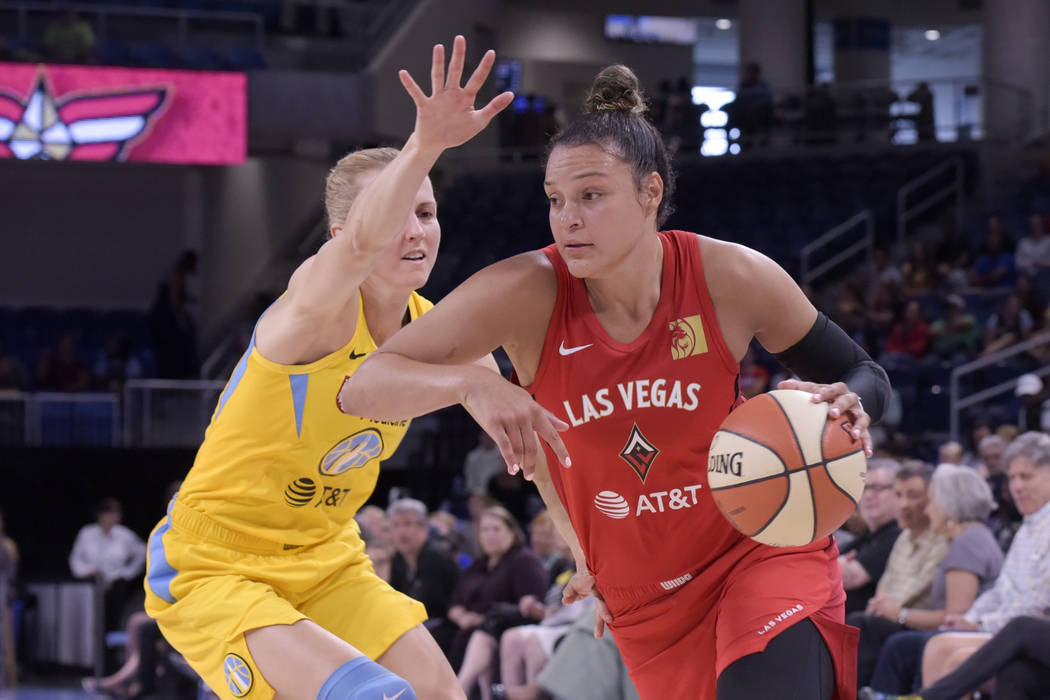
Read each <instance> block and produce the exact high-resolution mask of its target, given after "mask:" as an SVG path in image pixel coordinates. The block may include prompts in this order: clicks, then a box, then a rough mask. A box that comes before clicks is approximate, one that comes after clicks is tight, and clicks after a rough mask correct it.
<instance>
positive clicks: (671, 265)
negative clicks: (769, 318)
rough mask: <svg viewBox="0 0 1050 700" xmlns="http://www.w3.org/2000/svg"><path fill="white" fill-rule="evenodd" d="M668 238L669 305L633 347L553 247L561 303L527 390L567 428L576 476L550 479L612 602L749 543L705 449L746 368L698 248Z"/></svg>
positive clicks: (693, 239)
mask: <svg viewBox="0 0 1050 700" xmlns="http://www.w3.org/2000/svg"><path fill="white" fill-rule="evenodd" d="M659 236H660V241H661V243H662V244H663V247H664V256H663V268H664V269H663V282H662V285H663V286H662V289H661V290H660V301H659V304H658V305H657V307H656V310H655V311H654V312H653V317H652V320H651V321H650V322H649V325H648V326H647V327H646V329H645V330H644V331H643V332H642V334H641V335H640V336H638V338H636V339H635V340H633V341H632V342H630V343H619V342H617V341H615V340H613V339H612V338H610V337H609V335H608V334H607V333H606V332H605V329H604V328H602V326H601V323H599V321H598V319H597V317H596V316H595V314H594V312H593V310H592V309H591V306H590V301H589V300H588V298H587V289H586V286H585V285H584V283H583V281H582V280H579V279H576V278H574V277H573V276H572V275H571V274H570V273H569V270H568V267H567V266H566V264H565V262H564V260H563V259H562V257H561V255H560V254H559V253H558V250H557V246H555V245H551V246H548V247H547V248H545V249H544V252H545V253H546V254H547V256H548V257H549V258H550V260H551V262H552V263H553V265H554V269H555V270H556V271H557V275H558V300H557V302H556V304H555V307H554V313H553V314H552V316H551V320H550V324H549V325H548V328H547V337H546V340H545V342H544V346H543V354H542V356H541V358H540V363H539V368H538V370H537V373H536V379H535V381H534V382H533V383H532V385H531V386H529V387H526V388H527V389H528V390H529V391H530V392H531V393H533V395H534V396H535V398H536V400H537V401H538V402H539V403H540V405H542V406H543V407H544V408H546V409H548V410H549V411H551V412H552V413H554V414H555V415H557V416H558V417H559V418H561V419H562V420H564V421H565V422H566V423H568V424H569V425H570V426H572V427H571V428H570V429H569V430H568V431H566V432H565V433H562V440H564V442H565V446H566V447H567V448H568V450H569V455H570V456H571V457H572V461H573V464H574V465H575V466H574V467H572V468H570V469H563V468H557V467H552V468H551V476H552V478H553V481H554V485H555V487H556V488H557V490H558V495H559V496H561V499H562V502H563V503H564V504H565V507H566V509H567V510H568V512H569V516H570V518H571V519H572V523H573V525H574V527H575V528H576V532H577V535H578V536H579V538H580V543H581V545H582V547H583V549H584V552H585V553H586V555H587V563H588V565H589V566H590V567H591V572H592V573H594V574H595V576H596V577H597V579H598V581H599V583H600V586H601V587H602V588H603V590H604V589H605V588H607V587H619V586H629V587H632V588H633V587H635V586H639V585H653V584H655V585H656V586H657V588H656V589H654V592H656V591H659V590H661V589H662V590H672V589H674V588H676V587H677V586H678V585H680V584H681V583H682V582H681V581H680V580H679V579H680V578H681V577H682V576H684V575H686V574H687V573H688V572H690V571H695V570H697V569H704V568H706V567H707V565H708V564H710V563H711V562H712V561H714V560H716V559H718V558H719V557H721V556H723V555H724V554H726V552H728V551H729V550H730V549H731V548H732V547H734V546H735V545H739V544H741V543H742V542H744V541H746V542H748V543H751V541H750V540H747V538H745V537H744V536H743V535H741V534H740V533H739V532H737V530H735V529H734V528H733V527H732V526H731V525H730V524H729V522H728V521H727V520H726V518H725V517H724V516H723V515H722V514H721V513H720V512H719V511H718V508H717V507H716V506H715V504H714V500H713V499H712V498H711V496H710V494H708V493H707V476H706V474H707V451H708V448H709V446H710V444H711V438H712V437H713V436H714V434H715V432H716V431H717V430H718V427H719V425H721V423H722V421H723V420H724V419H725V417H726V416H727V415H729V411H730V410H731V409H732V408H733V406H734V405H735V404H736V403H737V402H738V401H740V400H741V398H740V394H739V366H738V364H737V362H736V361H735V360H734V358H733V356H732V354H731V353H730V351H729V348H728V347H727V346H726V344H725V341H724V340H723V339H722V333H721V331H720V330H719V327H718V322H717V319H716V317H715V310H714V305H713V304H712V302H711V297H710V295H709V294H708V291H707V283H706V281H705V280H704V268H703V265H702V264H701V261H700V247H699V240H698V237H697V236H696V235H695V234H691V233H685V232H682V231H669V232H662V233H660V234H659ZM548 459H549V462H550V464H551V465H556V464H557V463H558V462H557V459H554V458H553V457H552V455H551V454H550V453H549V452H548ZM752 544H754V543H752ZM755 546H758V545H757V544H755ZM641 561H644V562H645V565H644V566H639V565H638V564H639V562H641Z"/></svg>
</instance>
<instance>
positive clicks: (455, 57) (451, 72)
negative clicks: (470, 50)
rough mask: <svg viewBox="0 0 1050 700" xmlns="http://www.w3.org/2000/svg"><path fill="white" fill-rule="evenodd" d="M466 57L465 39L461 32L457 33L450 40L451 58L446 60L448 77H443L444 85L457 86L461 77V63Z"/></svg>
mask: <svg viewBox="0 0 1050 700" xmlns="http://www.w3.org/2000/svg"><path fill="white" fill-rule="evenodd" d="M466 57H467V40H466V39H464V38H463V35H462V34H457V35H456V38H455V39H453V40H452V58H451V59H449V62H448V77H447V78H446V79H445V87H450V88H458V87H459V81H460V80H462V79H463V63H464V61H465V60H466Z"/></svg>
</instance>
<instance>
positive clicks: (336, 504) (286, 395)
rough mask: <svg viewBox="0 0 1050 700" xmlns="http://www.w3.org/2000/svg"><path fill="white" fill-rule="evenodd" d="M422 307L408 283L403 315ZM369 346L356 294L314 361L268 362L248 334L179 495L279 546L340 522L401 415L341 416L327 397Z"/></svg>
mask: <svg viewBox="0 0 1050 700" xmlns="http://www.w3.org/2000/svg"><path fill="white" fill-rule="evenodd" d="M432 307H433V304H432V303H431V302H429V301H427V300H426V299H424V298H423V297H422V296H420V295H419V294H416V293H415V292H413V293H412V296H411V298H410V299H409V302H408V311H409V315H410V318H411V319H412V320H414V319H416V318H418V317H419V316H420V315H421V314H423V313H425V312H426V311H428V310H430V309H431V308H432ZM375 349H376V344H375V341H374V340H373V339H372V335H371V334H370V333H369V330H368V324H367V323H366V321H365V314H364V304H363V303H361V301H360V297H359V301H358V312H357V327H356V329H355V330H354V336H353V337H352V338H351V339H350V341H349V342H347V343H346V345H344V346H343V347H342V348H340V349H339V350H337V351H336V352H333V353H331V354H330V355H327V356H325V357H323V358H321V359H320V360H317V361H316V362H311V363H309V364H305V365H281V364H277V363H276V362H271V361H270V360H267V359H266V358H265V357H263V356H262V355H261V354H260V353H259V350H258V349H257V348H256V347H255V336H254V334H253V336H252V342H251V343H250V344H249V346H248V349H247V350H246V351H245V353H244V355H243V357H241V359H240V361H239V362H238V364H237V367H236V368H235V369H234V370H233V373H232V374H231V375H230V379H229V381H228V382H227V384H226V387H225V388H224V389H223V392H222V394H221V395H220V396H219V400H218V403H217V405H216V407H215V412H214V413H213V414H212V418H211V423H210V424H209V425H208V429H207V431H206V432H205V435H204V442H203V444H202V445H201V448H200V450H199V451H198V452H197V457H196V459H195V460H194V463H193V468H192V469H190V472H189V474H187V476H186V479H185V480H184V481H183V483H182V487H181V488H180V489H179V495H178V501H179V502H180V504H181V505H182V506H185V507H188V508H190V509H192V510H194V511H197V512H198V513H202V514H204V515H206V516H207V517H208V518H210V519H211V520H213V521H214V522H216V523H217V524H218V525H221V526H224V527H226V528H228V529H230V530H234V531H236V532H241V533H245V534H248V535H253V536H256V537H260V538H263V539H265V540H270V541H272V542H280V543H284V544H285V549H292V548H297V547H299V546H306V545H310V544H314V543H317V542H320V541H323V540H325V539H328V538H330V537H333V536H335V535H337V534H340V533H342V532H344V531H345V529H346V526H347V524H348V523H349V522H350V521H351V519H352V518H353V516H354V514H355V513H356V512H357V510H358V508H360V507H361V505H362V504H364V502H365V501H367V500H368V497H369V496H371V495H372V491H373V490H374V489H375V485H376V479H377V478H378V476H379V463H380V461H382V460H384V459H386V458H387V457H389V456H390V455H391V454H393V453H394V450H395V449H397V446H398V444H400V442H401V439H402V438H403V437H404V435H405V431H406V430H407V429H408V423H409V421H407V420H406V421H399V422H393V423H391V422H384V421H378V420H372V419H369V418H361V417H358V416H349V415H347V414H345V413H343V412H341V411H340V410H339V407H338V406H337V405H336V396H337V394H338V393H339V389H340V387H341V386H342V384H343V381H344V380H345V379H346V377H348V376H350V375H351V374H353V373H354V371H355V370H356V369H357V368H358V366H360V364H361V363H362V362H363V361H364V358H365V357H366V356H367V355H368V354H369V353H371V352H372V351H374V350H375Z"/></svg>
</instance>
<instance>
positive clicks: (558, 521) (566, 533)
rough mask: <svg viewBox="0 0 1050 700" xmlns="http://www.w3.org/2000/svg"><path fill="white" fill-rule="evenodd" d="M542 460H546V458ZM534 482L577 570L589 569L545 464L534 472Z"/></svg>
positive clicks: (578, 539) (567, 513)
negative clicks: (567, 546) (570, 552)
mask: <svg viewBox="0 0 1050 700" xmlns="http://www.w3.org/2000/svg"><path fill="white" fill-rule="evenodd" d="M541 461H542V462H544V463H545V462H546V460H541ZM558 468H559V469H560V468H561V467H558ZM533 483H535V484H536V490H537V491H539V492H540V497H541V498H542V499H543V502H544V503H545V504H546V505H547V514H548V515H550V516H551V521H553V522H554V527H555V528H557V530H558V532H559V533H560V534H561V536H562V537H563V538H564V539H565V542H566V543H567V544H568V545H569V549H570V550H571V551H572V558H573V560H574V561H575V562H576V570H577V571H581V572H582V571H587V557H586V556H585V555H584V553H583V547H582V546H581V545H580V538H579V537H577V536H576V530H575V529H573V527H572V521H570V520H569V512H568V511H567V510H565V505H564V504H563V503H562V502H561V498H560V497H559V496H558V491H557V490H556V489H555V488H554V482H553V481H551V478H550V474H549V473H548V472H547V467H546V466H545V465H544V466H537V468H536V471H535V473H534V474H533Z"/></svg>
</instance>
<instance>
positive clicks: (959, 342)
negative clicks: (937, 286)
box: [930, 294, 981, 365]
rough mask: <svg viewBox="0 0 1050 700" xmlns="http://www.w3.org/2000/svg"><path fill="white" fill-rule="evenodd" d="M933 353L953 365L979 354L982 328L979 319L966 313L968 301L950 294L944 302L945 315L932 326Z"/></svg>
mask: <svg viewBox="0 0 1050 700" xmlns="http://www.w3.org/2000/svg"><path fill="white" fill-rule="evenodd" d="M930 337H931V339H932V340H933V353H934V354H935V355H936V356H937V357H938V358H940V359H941V360H943V361H945V362H948V363H950V364H952V365H956V364H960V363H962V362H966V361H968V360H970V359H972V358H973V356H974V355H975V354H976V353H977V347H978V344H979V343H980V342H981V328H980V326H978V325H977V319H975V318H974V317H973V314H971V313H968V312H967V311H966V300H965V299H963V298H962V297H961V296H959V295H958V294H949V295H948V298H947V300H946V301H945V302H944V315H943V316H942V317H941V318H939V319H937V320H936V321H934V322H933V324H932V325H931V326H930Z"/></svg>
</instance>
